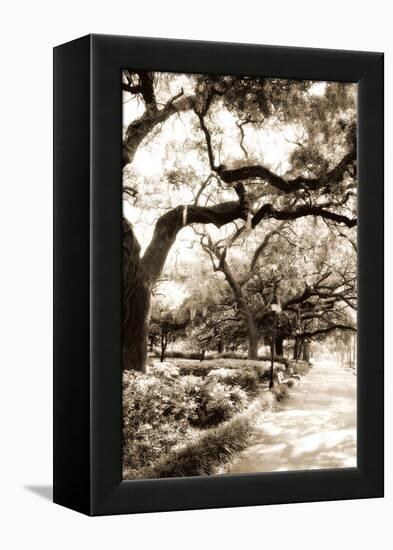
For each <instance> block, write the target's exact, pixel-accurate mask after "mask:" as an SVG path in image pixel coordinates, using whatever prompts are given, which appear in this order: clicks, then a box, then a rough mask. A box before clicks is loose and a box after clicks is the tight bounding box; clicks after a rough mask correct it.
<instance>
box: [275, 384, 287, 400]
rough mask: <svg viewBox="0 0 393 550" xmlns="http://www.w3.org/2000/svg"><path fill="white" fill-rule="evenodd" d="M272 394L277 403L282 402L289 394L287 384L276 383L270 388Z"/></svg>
mask: <svg viewBox="0 0 393 550" xmlns="http://www.w3.org/2000/svg"><path fill="white" fill-rule="evenodd" d="M272 394H273V395H274V397H275V398H276V401H277V402H278V403H280V404H282V403H284V401H285V400H286V399H287V398H288V396H289V393H288V386H287V384H276V385H275V386H274V387H273V389H272Z"/></svg>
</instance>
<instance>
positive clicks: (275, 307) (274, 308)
mask: <svg viewBox="0 0 393 550" xmlns="http://www.w3.org/2000/svg"><path fill="white" fill-rule="evenodd" d="M270 307H271V310H272V312H273V336H272V347H271V352H272V356H271V365H270V381H269V390H271V389H272V388H273V386H274V356H275V352H276V315H277V313H280V311H281V306H280V304H279V303H278V301H277V297H276V295H274V296H273V300H272V303H271V304H270Z"/></svg>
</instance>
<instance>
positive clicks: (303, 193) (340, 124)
mask: <svg viewBox="0 0 393 550" xmlns="http://www.w3.org/2000/svg"><path fill="white" fill-rule="evenodd" d="M383 422H384V418H383V54H381V53H371V52H355V51H338V50H320V49H308V48H292V47H290V48H289V47H276V46H257V45H246V44H225V43H209V42H196V41H183V40H166V39H165V40H164V39H153V38H135V37H123V36H109V35H108V36H106V35H89V36H86V37H83V38H80V39H77V40H74V41H72V42H69V43H67V44H64V45H61V46H58V47H56V48H55V49H54V502H56V503H58V504H61V505H63V506H67V507H69V508H71V509H74V510H77V511H79V512H82V513H85V514H88V515H106V514H126V513H136V512H155V511H170V510H184V509H198V508H217V507H230V506H232V507H233V506H247V505H258V504H278V503H295V502H307V501H322V500H338V499H355V498H372V497H381V496H383V476H384V472H383V469H384V464H383V429H384V425H383Z"/></svg>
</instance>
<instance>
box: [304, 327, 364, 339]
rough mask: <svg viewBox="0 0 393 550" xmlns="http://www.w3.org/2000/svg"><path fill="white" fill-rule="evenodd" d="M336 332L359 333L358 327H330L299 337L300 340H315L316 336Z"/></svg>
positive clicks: (305, 333)
mask: <svg viewBox="0 0 393 550" xmlns="http://www.w3.org/2000/svg"><path fill="white" fill-rule="evenodd" d="M334 330H345V331H348V332H357V329H356V327H353V326H352V325H341V324H337V325H329V326H328V327H324V328H319V329H316V330H313V331H310V332H302V333H301V334H300V335H299V336H300V338H315V337H316V336H322V335H323V334H329V332H332V331H334Z"/></svg>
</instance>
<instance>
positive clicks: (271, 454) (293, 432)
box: [227, 358, 356, 474]
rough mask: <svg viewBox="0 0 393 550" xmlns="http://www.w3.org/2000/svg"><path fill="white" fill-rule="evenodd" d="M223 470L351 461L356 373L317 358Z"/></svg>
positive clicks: (276, 468)
mask: <svg viewBox="0 0 393 550" xmlns="http://www.w3.org/2000/svg"><path fill="white" fill-rule="evenodd" d="M290 392H291V394H290V397H289V399H288V401H287V402H286V403H285V404H284V406H283V408H282V409H280V410H278V411H277V412H273V413H271V414H270V416H268V417H267V418H266V420H265V421H264V422H262V423H261V425H260V426H259V427H258V428H257V432H256V436H255V439H254V441H253V444H252V445H251V447H248V448H247V449H246V450H245V451H243V453H242V454H241V455H240V457H239V460H238V461H236V463H235V464H234V465H233V466H232V467H231V468H230V469H229V471H227V473H230V474H232V473H245V472H272V471H285V470H306V469H307V470H308V469H321V468H343V467H356V376H354V374H353V372H352V371H350V370H348V369H344V368H343V367H341V366H338V365H336V364H334V363H333V362H330V361H329V360H328V359H326V358H325V359H323V360H320V361H317V362H316V363H315V364H314V366H313V367H312V369H311V370H310V372H309V374H308V375H307V376H306V377H304V378H303V379H302V381H301V382H300V384H299V385H298V386H296V387H294V388H291V389H290Z"/></svg>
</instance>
